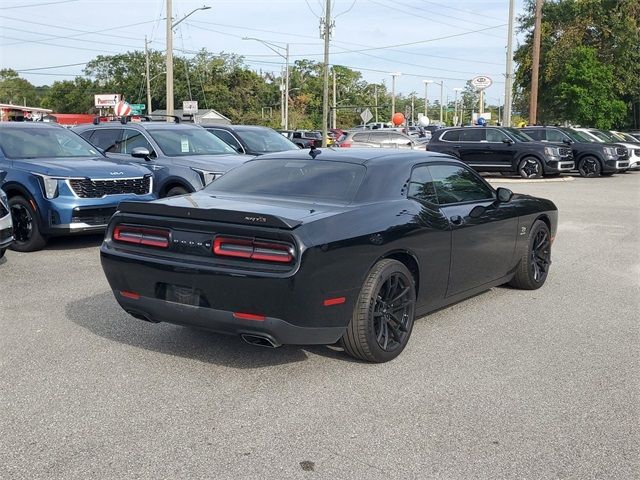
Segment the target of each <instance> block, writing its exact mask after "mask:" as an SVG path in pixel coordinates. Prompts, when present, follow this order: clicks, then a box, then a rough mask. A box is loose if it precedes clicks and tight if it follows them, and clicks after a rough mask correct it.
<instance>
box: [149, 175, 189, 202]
mask: <svg viewBox="0 0 640 480" xmlns="http://www.w3.org/2000/svg"><path fill="white" fill-rule="evenodd" d="M174 187H180V188H184V189H185V190H186V191H187V192H189V193H193V192H195V189H194V188H193V186H192V185H190V184H189V182H186V181H184V180H183V179H181V178H176V177H171V178H168V179H166V180H165V182H164V183H163V184H162V186H161V187H160V189H159V190H158V197H159V198H164V197H166V196H167V192H168V191H169V190H171V189H172V188H174Z"/></svg>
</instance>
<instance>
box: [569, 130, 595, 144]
mask: <svg viewBox="0 0 640 480" xmlns="http://www.w3.org/2000/svg"><path fill="white" fill-rule="evenodd" d="M563 131H564V132H565V133H566V134H567V135H569V136H570V137H571V140H575V141H576V142H582V143H584V142H589V143H598V140H596V138H595V137H593V136H592V135H589V134H588V133H585V132H580V131H578V130H563Z"/></svg>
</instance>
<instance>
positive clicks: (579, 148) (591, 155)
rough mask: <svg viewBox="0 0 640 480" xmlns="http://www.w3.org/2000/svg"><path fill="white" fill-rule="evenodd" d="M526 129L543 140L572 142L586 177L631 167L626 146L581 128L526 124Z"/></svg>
mask: <svg viewBox="0 0 640 480" xmlns="http://www.w3.org/2000/svg"><path fill="white" fill-rule="evenodd" d="M522 131H523V132H524V133H526V134H527V135H529V136H530V137H531V138H533V139H535V140H539V141H541V142H554V143H559V142H563V143H565V144H566V145H570V146H571V150H573V157H574V158H575V162H576V166H577V169H578V172H579V173H580V175H581V176H583V177H597V176H599V175H601V174H602V175H613V174H614V173H616V172H619V171H624V170H625V169H626V168H628V167H629V159H628V152H627V149H626V148H625V147H623V146H622V145H616V144H615V143H600V142H597V141H595V140H594V139H593V138H591V137H590V136H589V135H586V134H584V133H582V132H580V131H578V130H574V129H572V128H568V127H524V128H522Z"/></svg>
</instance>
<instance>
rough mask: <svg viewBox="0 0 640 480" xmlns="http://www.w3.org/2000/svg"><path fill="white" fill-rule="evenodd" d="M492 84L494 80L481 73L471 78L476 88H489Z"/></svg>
mask: <svg viewBox="0 0 640 480" xmlns="http://www.w3.org/2000/svg"><path fill="white" fill-rule="evenodd" d="M492 84H493V81H492V80H491V79H490V78H489V77H485V76H484V75H479V76H477V77H474V78H472V79H471V85H473V86H474V87H475V89H476V90H484V89H485V88H489V87H490V86H491V85H492Z"/></svg>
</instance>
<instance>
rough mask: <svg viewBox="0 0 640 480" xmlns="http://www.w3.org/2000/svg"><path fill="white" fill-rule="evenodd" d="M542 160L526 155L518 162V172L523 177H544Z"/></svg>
mask: <svg viewBox="0 0 640 480" xmlns="http://www.w3.org/2000/svg"><path fill="white" fill-rule="evenodd" d="M542 173H543V171H542V162H540V160H538V159H537V158H534V157H526V158H523V159H522V160H520V162H519V163H518V174H519V175H520V176H521V177H522V178H542Z"/></svg>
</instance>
